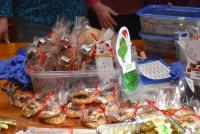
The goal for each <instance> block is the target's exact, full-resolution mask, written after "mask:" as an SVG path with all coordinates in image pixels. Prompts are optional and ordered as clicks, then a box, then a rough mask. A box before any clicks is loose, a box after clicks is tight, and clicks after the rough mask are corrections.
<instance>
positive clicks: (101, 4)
mask: <svg viewBox="0 0 200 134" xmlns="http://www.w3.org/2000/svg"><path fill="white" fill-rule="evenodd" d="M86 2H87V5H88V7H89V9H88V18H89V21H90V24H91V25H92V26H93V27H96V28H101V27H103V28H108V27H110V28H113V29H115V30H116V31H118V30H119V29H120V28H121V27H122V26H126V27H128V29H129V30H130V35H131V38H132V39H139V38H140V37H139V35H138V33H139V31H140V29H141V28H140V19H139V17H138V16H137V15H136V11H137V10H138V9H140V8H142V7H143V6H144V5H149V4H162V5H167V4H168V5H174V6H194V7H195V6H196V7H199V6H200V2H199V0H86Z"/></svg>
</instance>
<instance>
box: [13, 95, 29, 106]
mask: <svg viewBox="0 0 200 134" xmlns="http://www.w3.org/2000/svg"><path fill="white" fill-rule="evenodd" d="M32 97H33V95H32V94H31V93H29V92H17V93H16V94H15V95H14V99H13V100H14V106H16V107H19V108H22V107H23V106H24V105H25V104H26V103H27V102H28V100H29V99H31V98H32Z"/></svg>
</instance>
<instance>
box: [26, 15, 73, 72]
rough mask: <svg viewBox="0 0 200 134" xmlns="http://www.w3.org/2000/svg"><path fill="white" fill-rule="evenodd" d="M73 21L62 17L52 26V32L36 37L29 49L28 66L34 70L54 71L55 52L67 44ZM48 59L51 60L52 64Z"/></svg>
mask: <svg viewBox="0 0 200 134" xmlns="http://www.w3.org/2000/svg"><path fill="white" fill-rule="evenodd" d="M70 26H71V23H70V22H67V21H65V20H64V19H60V20H58V21H57V22H56V24H55V25H54V27H53V28H52V32H51V33H50V34H49V35H48V36H46V37H43V38H36V39H35V40H34V42H33V43H32V45H31V46H30V47H29V48H28V51H27V57H28V58H27V67H28V69H30V70H34V71H49V70H50V71H52V70H55V69H54V68H55V66H56V64H55V63H54V62H55V60H56V59H55V58H52V56H53V57H56V55H55V53H56V52H57V51H59V50H60V49H62V47H63V46H64V45H65V44H66V43H65V40H66V39H67V38H68V37H69V32H70ZM48 60H51V63H54V64H52V65H50V64H49V63H48Z"/></svg>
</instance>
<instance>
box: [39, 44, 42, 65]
mask: <svg viewBox="0 0 200 134" xmlns="http://www.w3.org/2000/svg"><path fill="white" fill-rule="evenodd" d="M38 58H39V59H38V64H39V65H41V64H42V58H43V52H42V47H41V46H39V57H38Z"/></svg>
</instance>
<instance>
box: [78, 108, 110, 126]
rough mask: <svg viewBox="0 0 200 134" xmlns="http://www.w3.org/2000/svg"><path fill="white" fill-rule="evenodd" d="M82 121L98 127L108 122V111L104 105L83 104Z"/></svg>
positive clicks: (84, 124)
mask: <svg viewBox="0 0 200 134" xmlns="http://www.w3.org/2000/svg"><path fill="white" fill-rule="evenodd" d="M80 109H81V115H80V121H81V123H82V124H83V126H86V127H88V128H97V127H98V126H101V125H105V124H107V118H106V111H105V107H104V106H103V105H82V106H81V108H80Z"/></svg>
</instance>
